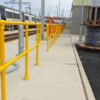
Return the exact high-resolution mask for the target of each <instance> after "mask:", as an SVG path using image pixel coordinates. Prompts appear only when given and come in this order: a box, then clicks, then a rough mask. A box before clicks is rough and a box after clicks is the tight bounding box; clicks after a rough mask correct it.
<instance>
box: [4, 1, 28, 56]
mask: <svg viewBox="0 0 100 100" xmlns="http://www.w3.org/2000/svg"><path fill="white" fill-rule="evenodd" d="M15 1H16V0H11V1H10V2H4V3H5V4H18V5H19V16H20V19H19V20H20V21H23V17H22V4H25V5H26V4H29V6H30V2H23V1H22V0H19V2H15ZM18 28H19V30H18V31H19V32H18V33H19V39H18V47H19V54H21V53H22V52H23V51H24V30H23V25H19V27H18Z"/></svg>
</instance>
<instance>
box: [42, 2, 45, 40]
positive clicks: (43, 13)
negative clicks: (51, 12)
mask: <svg viewBox="0 0 100 100" xmlns="http://www.w3.org/2000/svg"><path fill="white" fill-rule="evenodd" d="M44 19H45V0H41V22H42V39H43V40H44V37H45V36H44V32H45V27H44V25H45V20H44Z"/></svg>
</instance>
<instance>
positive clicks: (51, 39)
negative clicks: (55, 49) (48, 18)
mask: <svg viewBox="0 0 100 100" xmlns="http://www.w3.org/2000/svg"><path fill="white" fill-rule="evenodd" d="M51 47H52V24H50V48H51Z"/></svg>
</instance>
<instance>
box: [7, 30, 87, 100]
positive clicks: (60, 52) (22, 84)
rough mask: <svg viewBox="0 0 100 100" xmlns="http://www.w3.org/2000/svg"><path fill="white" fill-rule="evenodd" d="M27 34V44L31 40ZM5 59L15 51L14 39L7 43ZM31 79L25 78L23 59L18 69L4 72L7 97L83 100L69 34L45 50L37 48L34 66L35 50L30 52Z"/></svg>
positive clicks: (8, 99) (43, 47) (27, 99)
mask: <svg viewBox="0 0 100 100" xmlns="http://www.w3.org/2000/svg"><path fill="white" fill-rule="evenodd" d="M34 40H35V39H34V36H31V37H30V46H31V45H32V44H33V42H34ZM6 52H7V53H6V55H7V56H6V60H9V59H11V58H12V57H14V56H15V55H16V54H17V52H18V51H17V41H12V42H9V43H6ZM29 57H30V59H29V74H30V80H29V81H24V80H23V77H24V58H22V59H21V60H19V61H18V62H17V64H18V65H19V66H20V68H19V70H18V71H16V72H13V73H10V74H7V100H86V98H85V94H84V91H83V86H82V83H81V79H80V75H79V71H78V67H77V63H76V60H75V55H74V52H73V48H72V44H71V39H70V36H69V34H67V33H66V31H65V32H64V34H62V35H61V36H60V37H59V39H58V40H57V41H56V44H55V45H54V46H53V47H52V48H51V49H50V51H49V52H46V41H43V44H42V45H41V48H40V65H39V66H35V65H34V62H35V51H33V52H31V53H30V55H29Z"/></svg>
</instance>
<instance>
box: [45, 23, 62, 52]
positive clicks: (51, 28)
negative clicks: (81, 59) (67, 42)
mask: <svg viewBox="0 0 100 100" xmlns="http://www.w3.org/2000/svg"><path fill="white" fill-rule="evenodd" d="M63 30H64V25H63V24H47V25H46V40H47V51H49V48H51V47H52V45H54V43H55V42H56V40H57V38H58V37H59V36H60V34H61V33H62V31H63Z"/></svg>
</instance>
